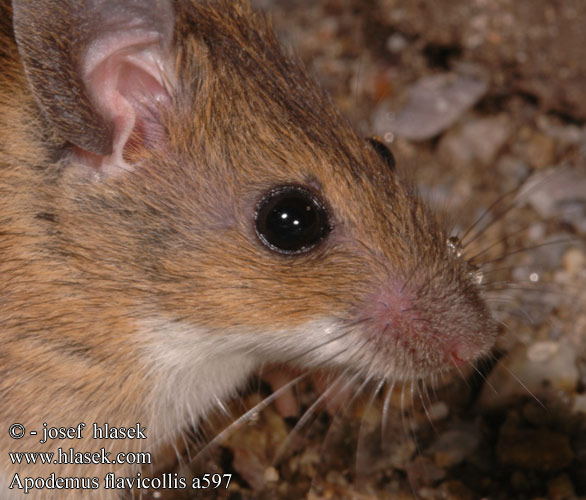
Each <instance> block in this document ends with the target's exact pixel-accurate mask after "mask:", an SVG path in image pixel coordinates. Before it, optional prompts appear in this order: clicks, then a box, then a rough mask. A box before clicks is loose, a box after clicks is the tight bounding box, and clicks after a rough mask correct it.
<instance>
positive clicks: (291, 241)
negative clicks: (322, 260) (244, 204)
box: [255, 186, 331, 255]
mask: <svg viewBox="0 0 586 500" xmlns="http://www.w3.org/2000/svg"><path fill="white" fill-rule="evenodd" d="M255 226H256V234H257V235H258V238H259V239H260V241H261V242H262V243H263V244H264V245H265V246H266V247H267V248H269V249H270V250H272V251H274V252H277V253H281V254H289V255H291V254H300V253H305V252H308V251H309V250H311V249H312V248H314V247H315V246H317V245H318V244H319V243H320V242H321V241H322V240H323V239H324V238H325V237H326V236H327V235H328V233H329V232H330V231H331V226H330V223H329V220H328V214H327V211H326V209H325V206H324V204H323V203H322V202H321V200H319V198H318V197H317V196H316V195H315V194H313V193H312V192H311V191H309V190H308V189H306V188H304V187H301V186H281V187H278V188H275V189H273V190H271V191H269V193H267V194H266V195H265V196H264V197H263V199H262V200H261V201H260V203H259V204H258V205H257V209H256V214H255Z"/></svg>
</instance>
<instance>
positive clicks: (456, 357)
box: [447, 342, 478, 367]
mask: <svg viewBox="0 0 586 500" xmlns="http://www.w3.org/2000/svg"><path fill="white" fill-rule="evenodd" d="M477 354H478V349H477V348H476V349H475V348H474V346H473V345H471V344H470V343H466V342H460V343H457V344H455V345H453V346H452V348H451V349H448V355H447V357H448V360H449V361H451V362H452V364H454V366H456V367H459V366H462V365H463V364H464V363H468V362H469V361H471V360H473V359H476V357H477Z"/></svg>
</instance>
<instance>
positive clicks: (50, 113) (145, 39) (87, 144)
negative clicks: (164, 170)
mask: <svg viewBox="0 0 586 500" xmlns="http://www.w3.org/2000/svg"><path fill="white" fill-rule="evenodd" d="M33 4H34V5H33ZM13 12H14V30H15V38H16V41H17V45H18V49H19V52H20V54H21V57H22V60H23V64H24V69H25V73H26V75H27V79H28V81H29V85H30V87H31V91H32V93H33V95H34V96H35V97H36V99H37V102H38V103H39V107H40V109H41V111H42V112H43V114H44V115H45V118H46V120H47V121H48V122H49V124H50V125H52V126H53V127H54V128H55V129H56V132H57V133H58V134H60V135H61V136H62V137H63V139H64V140H66V141H68V142H70V143H71V144H72V145H74V146H75V150H76V151H77V152H78V156H79V158H80V161H81V163H84V164H87V165H90V166H92V167H94V168H99V169H100V170H101V171H102V172H105V173H108V174H114V173H117V172H119V171H121V170H126V169H128V168H131V167H132V166H131V165H128V164H127V163H126V162H125V160H124V156H123V151H124V148H125V147H126V146H127V145H128V141H129V139H130V138H131V137H133V140H134V138H136V137H140V140H141V141H143V142H144V143H145V144H147V145H150V144H152V145H155V143H158V142H160V141H161V140H162V139H163V132H164V129H163V126H162V124H161V122H160V117H161V111H162V109H163V108H164V107H165V106H166V105H168V103H169V100H170V95H169V92H170V90H171V89H172V88H173V83H174V82H173V71H172V69H171V68H172V67H173V64H172V53H171V39H172V31H173V21H174V16H173V9H172V6H171V1H170V0H123V1H121V0H118V1H116V0H38V1H35V2H30V1H26V0H14V1H13Z"/></svg>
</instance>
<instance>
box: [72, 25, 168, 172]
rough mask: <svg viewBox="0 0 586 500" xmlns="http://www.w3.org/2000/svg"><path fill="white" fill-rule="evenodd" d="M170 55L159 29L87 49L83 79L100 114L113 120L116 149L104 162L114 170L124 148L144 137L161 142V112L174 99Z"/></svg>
mask: <svg viewBox="0 0 586 500" xmlns="http://www.w3.org/2000/svg"><path fill="white" fill-rule="evenodd" d="M167 59H168V57H165V55H164V54H162V53H161V47H159V45H158V39H157V36H156V34H153V35H149V34H147V35H145V36H144V37H141V38H140V39H130V40H128V39H124V38H118V39H117V40H115V41H111V40H108V41H107V43H105V44H100V43H98V44H95V45H94V46H92V47H91V48H90V49H89V50H88V54H87V57H86V64H85V68H84V70H83V73H84V81H85V82H86V86H87V88H88V91H89V94H90V97H91V99H92V101H93V102H94V103H95V104H96V107H97V108H98V109H99V112H100V114H101V115H102V116H103V117H104V118H105V119H106V121H107V122H108V123H110V124H112V126H113V130H114V133H113V138H112V148H111V150H112V152H111V154H109V155H104V157H103V159H102V165H101V168H103V169H105V170H108V171H112V169H117V168H119V167H120V166H125V167H128V166H127V165H124V164H125V161H124V155H123V152H124V149H125V148H126V147H127V146H128V145H129V144H130V143H131V141H132V142H134V143H136V142H138V141H140V142H141V143H144V144H146V145H147V146H156V145H158V144H160V142H161V141H162V140H163V138H164V128H163V124H162V116H161V113H162V112H163V111H164V109H165V108H167V107H168V106H169V103H170V99H171V98H170V88H171V86H172V82H171V81H170V79H169V73H170V71H168V70H167V69H166V66H168V65H169V64H168V60H167Z"/></svg>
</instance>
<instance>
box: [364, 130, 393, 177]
mask: <svg viewBox="0 0 586 500" xmlns="http://www.w3.org/2000/svg"><path fill="white" fill-rule="evenodd" d="M366 140H367V141H368V142H369V144H370V145H371V146H372V147H373V148H374V150H375V151H376V154H378V155H379V156H380V158H381V159H382V160H383V161H384V162H385V163H386V164H387V165H388V167H389V168H390V169H391V170H392V171H393V172H394V171H395V157H394V156H393V153H392V152H391V150H390V149H389V148H388V147H387V145H386V144H385V143H384V142H383V141H382V140H380V139H379V138H378V137H376V136H373V137H369V138H368V139H366Z"/></svg>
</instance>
